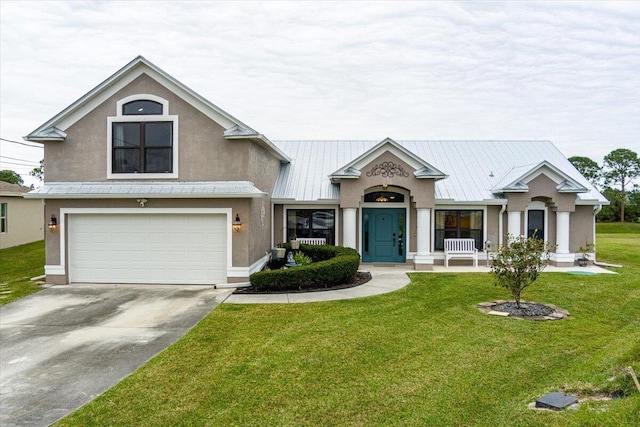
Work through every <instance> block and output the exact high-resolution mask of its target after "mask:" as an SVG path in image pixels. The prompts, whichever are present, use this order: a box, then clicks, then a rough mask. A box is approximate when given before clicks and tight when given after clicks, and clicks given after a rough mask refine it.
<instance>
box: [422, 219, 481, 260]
mask: <svg viewBox="0 0 640 427" xmlns="http://www.w3.org/2000/svg"><path fill="white" fill-rule="evenodd" d="M464 238H470V239H475V241H476V249H478V250H481V249H482V244H483V242H482V238H483V229H482V211H472V210H442V211H436V232H435V242H434V243H435V245H434V247H435V250H437V251H443V250H444V239H464Z"/></svg>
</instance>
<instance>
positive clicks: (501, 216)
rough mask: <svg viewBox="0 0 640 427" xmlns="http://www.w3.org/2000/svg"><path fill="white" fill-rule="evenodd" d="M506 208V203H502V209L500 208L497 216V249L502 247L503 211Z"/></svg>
mask: <svg viewBox="0 0 640 427" xmlns="http://www.w3.org/2000/svg"><path fill="white" fill-rule="evenodd" d="M506 210H507V205H506V204H504V205H502V209H500V214H499V216H498V249H500V248H501V247H502V241H503V235H504V233H503V229H504V219H503V218H504V212H505V211H506Z"/></svg>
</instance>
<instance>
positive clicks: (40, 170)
mask: <svg viewBox="0 0 640 427" xmlns="http://www.w3.org/2000/svg"><path fill="white" fill-rule="evenodd" d="M29 175H31V176H34V177H36V178H38V181H40V182H42V181H43V180H44V159H42V160H40V166H38V167H37V168H33V169H32V170H31V172H29Z"/></svg>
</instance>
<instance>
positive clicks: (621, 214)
mask: <svg viewBox="0 0 640 427" xmlns="http://www.w3.org/2000/svg"><path fill="white" fill-rule="evenodd" d="M624 179H625V177H624V176H623V177H622V182H621V184H622V185H621V188H622V200H620V222H624V202H625V200H626V198H627V193H626V192H625V191H624Z"/></svg>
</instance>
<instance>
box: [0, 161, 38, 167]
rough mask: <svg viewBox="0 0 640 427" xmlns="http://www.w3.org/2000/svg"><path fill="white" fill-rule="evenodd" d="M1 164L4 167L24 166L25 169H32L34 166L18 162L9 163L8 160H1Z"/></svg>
mask: <svg viewBox="0 0 640 427" xmlns="http://www.w3.org/2000/svg"><path fill="white" fill-rule="evenodd" d="M0 164H3V165H16V166H24V167H32V166H33V165H30V164H28V163H24V162H20V163H16V162H8V161H6V160H0Z"/></svg>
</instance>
